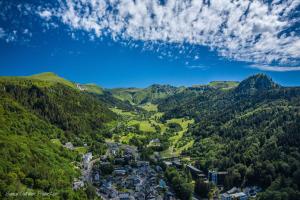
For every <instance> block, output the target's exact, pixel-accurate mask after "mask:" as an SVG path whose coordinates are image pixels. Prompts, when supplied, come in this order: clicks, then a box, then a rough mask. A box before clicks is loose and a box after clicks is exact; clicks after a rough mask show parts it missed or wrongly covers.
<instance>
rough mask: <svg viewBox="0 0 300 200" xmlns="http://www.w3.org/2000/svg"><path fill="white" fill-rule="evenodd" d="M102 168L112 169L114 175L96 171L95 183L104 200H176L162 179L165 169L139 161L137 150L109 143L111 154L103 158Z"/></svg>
mask: <svg viewBox="0 0 300 200" xmlns="http://www.w3.org/2000/svg"><path fill="white" fill-rule="evenodd" d="M100 165H110V166H112V167H113V169H112V170H113V171H112V173H111V174H107V175H105V174H102V172H101V170H99V169H96V170H95V171H96V172H94V174H95V176H94V178H93V183H94V184H96V185H98V187H99V190H98V192H99V193H100V195H101V197H102V198H103V199H114V200H119V199H120V200H145V199H149V200H160V199H161V200H172V199H175V195H174V194H173V193H172V192H171V191H170V190H169V187H168V186H167V184H166V182H165V181H164V179H163V170H162V168H161V167H160V166H154V167H153V166H151V165H150V163H149V162H148V161H142V160H140V158H139V155H138V153H137V151H136V149H134V147H130V146H126V145H120V144H117V143H110V144H109V145H108V154H107V155H106V156H105V157H102V158H101V159H100ZM100 169H101V167H100ZM97 170H98V171H97Z"/></svg>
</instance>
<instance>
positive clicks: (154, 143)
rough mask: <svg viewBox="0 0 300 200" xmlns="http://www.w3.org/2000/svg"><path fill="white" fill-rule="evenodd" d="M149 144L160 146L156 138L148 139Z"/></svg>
mask: <svg viewBox="0 0 300 200" xmlns="http://www.w3.org/2000/svg"><path fill="white" fill-rule="evenodd" d="M149 146H154V147H159V146H160V140H159V139H158V138H156V139H152V140H150V142H149Z"/></svg>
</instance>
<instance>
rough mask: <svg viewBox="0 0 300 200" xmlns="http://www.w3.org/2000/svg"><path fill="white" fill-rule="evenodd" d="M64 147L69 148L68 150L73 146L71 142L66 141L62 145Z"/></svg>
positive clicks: (72, 148)
mask: <svg viewBox="0 0 300 200" xmlns="http://www.w3.org/2000/svg"><path fill="white" fill-rule="evenodd" d="M64 147H65V148H67V149H70V150H74V146H73V144H72V143H71V142H67V143H66V144H65V145H64Z"/></svg>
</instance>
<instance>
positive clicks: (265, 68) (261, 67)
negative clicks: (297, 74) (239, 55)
mask: <svg viewBox="0 0 300 200" xmlns="http://www.w3.org/2000/svg"><path fill="white" fill-rule="evenodd" d="M250 67H251V68H256V69H259V70H262V71H274V72H289V71H300V67H289V66H286V67H283V66H269V65H250Z"/></svg>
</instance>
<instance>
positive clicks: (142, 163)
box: [136, 161, 149, 167]
mask: <svg viewBox="0 0 300 200" xmlns="http://www.w3.org/2000/svg"><path fill="white" fill-rule="evenodd" d="M136 164H137V166H138V167H147V166H149V162H148V161H137V162H136Z"/></svg>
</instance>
